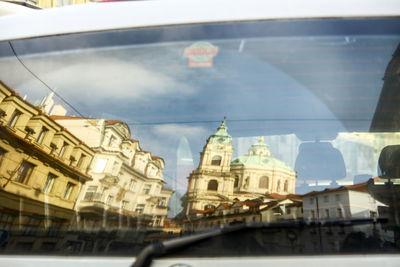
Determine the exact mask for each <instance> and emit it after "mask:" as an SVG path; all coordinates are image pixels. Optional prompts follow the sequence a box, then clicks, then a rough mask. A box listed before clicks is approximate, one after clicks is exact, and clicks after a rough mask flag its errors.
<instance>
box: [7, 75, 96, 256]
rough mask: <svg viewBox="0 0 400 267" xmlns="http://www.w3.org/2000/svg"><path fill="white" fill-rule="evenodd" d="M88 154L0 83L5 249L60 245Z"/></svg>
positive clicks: (90, 155)
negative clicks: (6, 235)
mask: <svg viewBox="0 0 400 267" xmlns="http://www.w3.org/2000/svg"><path fill="white" fill-rule="evenodd" d="M93 156H94V151H93V150H92V149H91V148H90V147H89V146H87V145H86V144H85V143H83V142H82V141H81V140H80V139H78V138H77V137H76V136H75V135H73V134H72V133H71V132H69V131H68V130H66V129H65V128H64V127H63V126H61V125H60V124H58V123H56V122H55V121H54V120H52V119H51V118H50V117H49V116H47V115H46V114H45V113H44V112H43V111H42V110H41V109H40V108H39V107H36V106H34V105H32V104H30V103H29V102H27V101H25V100H24V99H22V98H21V97H20V96H19V95H18V94H17V93H16V92H15V91H14V90H12V89H11V88H9V87H8V86H7V85H5V84H4V83H2V82H0V229H3V230H5V231H8V233H9V238H8V239H7V244H6V245H7V248H8V249H11V250H29V249H33V250H35V249H38V250H40V249H50V248H54V249H56V248H57V247H59V246H61V245H62V244H61V241H60V238H59V234H60V232H62V231H63V230H66V228H68V227H69V226H70V223H71V221H72V220H74V217H75V211H74V206H75V202H76V200H77V198H78V195H79V192H80V189H81V188H82V186H83V185H84V183H85V182H88V181H91V177H90V176H89V175H88V174H87V170H88V167H89V166H90V164H91V161H92V159H93Z"/></svg>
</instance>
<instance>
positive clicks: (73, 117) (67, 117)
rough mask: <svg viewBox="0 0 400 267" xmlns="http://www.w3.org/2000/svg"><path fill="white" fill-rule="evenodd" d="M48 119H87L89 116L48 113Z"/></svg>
mask: <svg viewBox="0 0 400 267" xmlns="http://www.w3.org/2000/svg"><path fill="white" fill-rule="evenodd" d="M49 117H50V119H53V120H88V119H90V118H86V117H77V116H59V115H50V116H49Z"/></svg>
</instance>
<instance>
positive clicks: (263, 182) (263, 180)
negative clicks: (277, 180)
mask: <svg viewBox="0 0 400 267" xmlns="http://www.w3.org/2000/svg"><path fill="white" fill-rule="evenodd" d="M258 187H259V188H268V177H267V176H262V177H261V178H260V181H259V182H258Z"/></svg>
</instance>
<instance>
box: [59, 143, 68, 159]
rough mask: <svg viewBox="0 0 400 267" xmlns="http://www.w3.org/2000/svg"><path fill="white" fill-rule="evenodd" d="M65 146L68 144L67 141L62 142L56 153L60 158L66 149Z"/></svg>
mask: <svg viewBox="0 0 400 267" xmlns="http://www.w3.org/2000/svg"><path fill="white" fill-rule="evenodd" d="M67 146H68V143H67V142H64V144H63V146H62V147H61V149H60V153H58V156H59V157H60V158H62V157H63V156H64V154H65V150H66V149H67Z"/></svg>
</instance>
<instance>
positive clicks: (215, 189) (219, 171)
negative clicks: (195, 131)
mask: <svg viewBox="0 0 400 267" xmlns="http://www.w3.org/2000/svg"><path fill="white" fill-rule="evenodd" d="M227 130H228V128H227V126H226V122H225V120H224V121H223V122H222V124H221V125H220V126H219V127H218V129H217V131H216V132H215V133H214V134H212V135H211V136H210V137H209V138H208V139H207V143H206V145H205V146H204V148H203V151H202V152H201V153H200V163H199V166H198V168H197V169H196V170H194V171H193V172H192V173H191V174H190V175H189V178H188V179H189V181H188V192H187V194H188V195H187V197H188V198H187V205H186V215H188V216H189V215H190V216H192V215H195V214H196V213H197V212H198V211H203V210H208V209H214V208H216V207H218V206H219V205H220V204H222V203H233V202H234V201H235V200H240V201H244V200H248V199H255V198H268V197H269V196H270V195H271V194H273V193H276V194H280V195H288V194H294V192H295V181H296V173H295V171H294V170H293V169H292V168H291V167H290V166H289V165H287V164H286V163H284V162H282V161H280V160H278V159H275V158H273V157H272V156H271V152H270V150H269V148H268V146H267V145H266V144H265V143H264V139H263V137H260V138H259V140H258V142H257V143H255V144H253V145H252V146H251V147H250V148H249V150H248V153H247V154H246V155H243V156H240V157H238V158H235V159H232V154H233V151H234V149H233V147H232V137H231V136H230V135H229V134H228V131H227Z"/></svg>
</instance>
